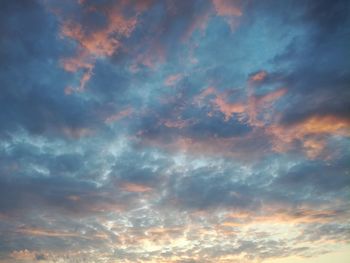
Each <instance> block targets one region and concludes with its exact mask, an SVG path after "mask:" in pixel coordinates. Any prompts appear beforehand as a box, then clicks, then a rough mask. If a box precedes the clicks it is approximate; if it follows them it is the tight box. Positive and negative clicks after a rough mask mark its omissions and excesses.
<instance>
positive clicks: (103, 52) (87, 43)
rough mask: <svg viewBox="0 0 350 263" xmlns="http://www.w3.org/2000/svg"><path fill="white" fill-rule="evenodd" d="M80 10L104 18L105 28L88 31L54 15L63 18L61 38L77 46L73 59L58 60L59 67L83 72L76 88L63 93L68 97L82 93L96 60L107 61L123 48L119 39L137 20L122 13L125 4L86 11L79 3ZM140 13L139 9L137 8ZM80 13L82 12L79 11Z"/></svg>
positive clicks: (132, 27) (69, 19)
mask: <svg viewBox="0 0 350 263" xmlns="http://www.w3.org/2000/svg"><path fill="white" fill-rule="evenodd" d="M79 3H80V5H81V8H82V9H84V8H87V9H89V10H90V12H99V13H101V14H103V15H104V16H105V17H106V19H107V23H106V25H105V26H104V27H102V28H99V29H94V30H88V29H86V28H85V27H84V25H83V24H82V23H80V22H77V21H75V19H74V18H73V17H67V16H66V14H64V13H61V12H56V14H58V15H60V17H61V18H62V26H61V36H62V37H64V38H69V39H71V40H73V41H75V42H76V43H77V44H78V50H77V54H76V55H75V56H73V57H68V58H64V59H62V60H61V64H62V67H63V68H64V69H65V70H66V71H68V72H72V73H75V72H78V71H80V72H82V76H81V79H80V81H79V85H78V87H75V88H73V87H68V88H66V90H65V93H66V94H67V95H69V94H71V93H72V92H82V91H84V90H85V87H86V84H87V83H88V82H89V80H90V79H91V77H92V74H93V68H94V65H95V62H96V60H97V59H99V58H103V57H109V56H111V55H113V54H114V53H116V52H117V51H118V50H119V49H120V48H121V47H122V39H123V38H127V37H129V36H130V35H131V33H132V32H133V31H134V29H135V27H136V24H137V17H136V16H133V17H126V16H124V15H123V13H122V8H123V5H126V4H127V3H124V4H120V5H119V4H116V5H113V6H109V7H108V8H107V7H103V8H101V7H100V8H99V9H98V8H96V7H93V6H89V7H86V5H87V4H86V2H84V1H80V2H79ZM138 6H139V7H140V9H139V10H143V8H141V7H142V5H138ZM82 12H84V11H83V10H82Z"/></svg>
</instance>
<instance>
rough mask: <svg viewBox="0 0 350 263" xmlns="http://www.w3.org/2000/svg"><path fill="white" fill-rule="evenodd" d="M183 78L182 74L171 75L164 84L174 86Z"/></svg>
mask: <svg viewBox="0 0 350 263" xmlns="http://www.w3.org/2000/svg"><path fill="white" fill-rule="evenodd" d="M182 78H183V76H182V74H181V73H179V74H175V75H169V76H168V77H167V78H166V79H165V81H164V84H165V85H166V86H174V85H175V84H176V83H177V82H179V81H180V80H181V79H182Z"/></svg>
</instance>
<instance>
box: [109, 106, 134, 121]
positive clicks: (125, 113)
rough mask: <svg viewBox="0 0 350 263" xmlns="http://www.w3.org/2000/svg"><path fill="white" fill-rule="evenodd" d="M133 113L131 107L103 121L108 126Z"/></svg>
mask: <svg viewBox="0 0 350 263" xmlns="http://www.w3.org/2000/svg"><path fill="white" fill-rule="evenodd" d="M132 113H133V109H132V108H131V107H129V108H127V109H125V110H122V111H120V112H118V113H116V114H113V115H111V116H109V117H107V118H106V119H105V123H107V124H110V123H113V122H116V121H119V120H121V119H123V118H125V117H127V116H130V115H131V114H132Z"/></svg>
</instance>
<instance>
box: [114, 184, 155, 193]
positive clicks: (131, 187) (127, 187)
mask: <svg viewBox="0 0 350 263" xmlns="http://www.w3.org/2000/svg"><path fill="white" fill-rule="evenodd" d="M120 188H121V190H123V191H126V192H132V193H146V192H150V191H152V190H153V189H152V188H151V187H149V186H146V185H143V184H136V183H122V185H121V186H120Z"/></svg>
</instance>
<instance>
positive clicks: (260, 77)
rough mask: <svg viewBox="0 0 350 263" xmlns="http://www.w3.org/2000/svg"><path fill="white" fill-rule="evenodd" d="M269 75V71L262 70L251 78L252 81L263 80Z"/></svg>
mask: <svg viewBox="0 0 350 263" xmlns="http://www.w3.org/2000/svg"><path fill="white" fill-rule="evenodd" d="M266 77H267V72H266V71H264V70H262V71H259V72H257V73H255V74H254V75H253V76H251V77H250V78H249V80H250V81H252V82H261V81H263V80H264V79H265V78H266Z"/></svg>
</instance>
